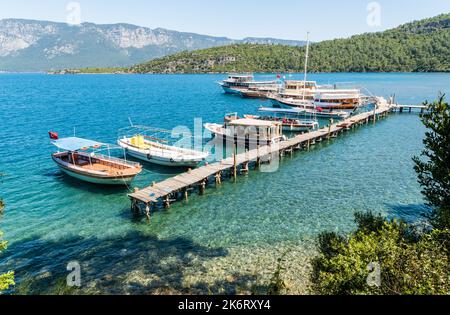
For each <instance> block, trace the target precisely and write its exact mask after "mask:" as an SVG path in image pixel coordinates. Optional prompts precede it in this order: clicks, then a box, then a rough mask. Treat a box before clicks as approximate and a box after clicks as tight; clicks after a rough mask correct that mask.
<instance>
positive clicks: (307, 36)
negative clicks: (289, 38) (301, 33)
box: [303, 32, 309, 104]
mask: <svg viewBox="0 0 450 315" xmlns="http://www.w3.org/2000/svg"><path fill="white" fill-rule="evenodd" d="M308 60H309V32H307V33H306V54H305V76H304V79H303V104H304V102H305V93H306V90H305V89H306V80H307V78H308Z"/></svg>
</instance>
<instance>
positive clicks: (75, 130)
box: [73, 127, 77, 137]
mask: <svg viewBox="0 0 450 315" xmlns="http://www.w3.org/2000/svg"><path fill="white" fill-rule="evenodd" d="M73 136H74V137H76V136H77V127H73Z"/></svg>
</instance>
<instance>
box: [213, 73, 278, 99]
mask: <svg viewBox="0 0 450 315" xmlns="http://www.w3.org/2000/svg"><path fill="white" fill-rule="evenodd" d="M218 84H219V85H220V86H221V87H222V88H223V90H224V91H225V93H226V94H236V95H239V96H241V97H253V98H255V97H256V98H259V97H262V96H263V95H264V96H265V95H268V93H274V92H278V91H279V89H280V87H281V83H280V82H279V81H255V78H254V76H253V75H251V74H245V75H241V74H232V75H229V76H228V78H227V79H225V80H223V81H222V82H219V83H218Z"/></svg>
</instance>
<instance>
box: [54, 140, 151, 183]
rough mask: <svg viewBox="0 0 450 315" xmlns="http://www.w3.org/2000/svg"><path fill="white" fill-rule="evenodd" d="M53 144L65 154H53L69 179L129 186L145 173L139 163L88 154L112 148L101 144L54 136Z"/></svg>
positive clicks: (55, 160)
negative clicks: (70, 177) (140, 174)
mask: <svg viewBox="0 0 450 315" xmlns="http://www.w3.org/2000/svg"><path fill="white" fill-rule="evenodd" d="M50 137H51V138H52V139H53V141H52V144H53V145H55V146H56V147H57V148H58V149H60V150H63V152H58V153H54V154H52V159H53V161H54V162H55V163H56V165H58V167H59V168H60V169H61V171H63V172H64V173H66V174H67V175H69V176H72V177H74V178H77V179H80V180H83V181H86V182H89V183H93V184H102V185H128V184H130V183H131V181H132V180H133V179H134V178H135V177H136V176H137V175H138V174H139V173H141V172H142V166H141V165H140V164H139V163H134V162H129V161H126V160H123V159H118V158H114V157H111V156H105V155H101V154H97V153H95V152H91V153H88V152H86V151H88V150H94V151H95V150H100V149H102V148H107V149H108V151H109V150H110V149H111V147H110V146H109V145H107V144H103V143H100V142H96V141H92V140H88V139H82V138H77V137H71V138H63V139H58V137H57V134H56V133H54V132H51V133H50Z"/></svg>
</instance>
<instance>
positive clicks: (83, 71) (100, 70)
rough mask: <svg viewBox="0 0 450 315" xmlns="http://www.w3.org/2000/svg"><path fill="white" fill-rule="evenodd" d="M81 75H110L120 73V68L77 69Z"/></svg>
mask: <svg viewBox="0 0 450 315" xmlns="http://www.w3.org/2000/svg"><path fill="white" fill-rule="evenodd" d="M79 71H80V72H79V73H81V74H110V73H122V69H121V68H83V69H79Z"/></svg>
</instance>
